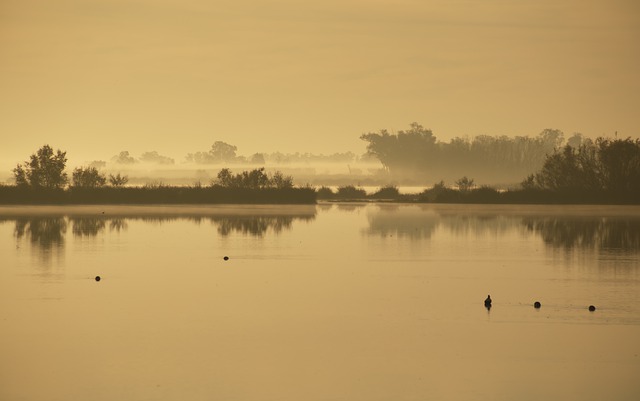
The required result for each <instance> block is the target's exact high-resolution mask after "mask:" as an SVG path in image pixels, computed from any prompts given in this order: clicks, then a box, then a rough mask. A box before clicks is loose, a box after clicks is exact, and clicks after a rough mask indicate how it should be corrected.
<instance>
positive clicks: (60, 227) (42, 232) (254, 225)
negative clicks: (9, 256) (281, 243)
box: [0, 209, 315, 253]
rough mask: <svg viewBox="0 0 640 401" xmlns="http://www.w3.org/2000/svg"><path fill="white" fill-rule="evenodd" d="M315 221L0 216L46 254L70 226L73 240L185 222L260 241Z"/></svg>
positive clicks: (305, 215) (292, 217) (308, 215)
mask: <svg viewBox="0 0 640 401" xmlns="http://www.w3.org/2000/svg"><path fill="white" fill-rule="evenodd" d="M313 219H315V209H310V210H308V211H304V212H301V213H299V214H295V213H292V212H288V213H287V214H282V215H278V214H274V213H273V212H271V213H268V214H264V215H262V214H254V213H245V214H239V215H234V214H229V213H228V211H227V212H226V213H225V214H222V215H215V214H211V213H210V214H209V215H197V214H189V215H178V214H145V215H123V216H113V215H111V216H105V215H103V214H98V215H79V216H78V215H58V216H50V215H40V214H36V215H32V216H21V215H17V216H0V222H11V221H13V222H14V224H15V228H14V236H15V238H16V240H17V241H18V243H19V242H21V241H22V240H23V239H28V240H29V243H30V245H31V247H32V248H34V249H37V250H39V251H42V252H43V253H48V251H50V250H51V249H55V248H62V247H63V246H64V242H65V235H66V232H67V227H68V226H71V232H72V234H73V236H74V237H79V238H83V237H87V238H91V237H96V236H98V235H99V234H101V233H103V232H105V231H106V229H107V227H108V229H109V230H110V231H115V232H121V231H126V230H127V229H128V227H129V223H130V222H133V221H142V222H145V223H158V224H162V223H167V222H172V221H178V220H187V221H191V222H193V223H196V224H200V223H202V222H210V223H211V224H212V225H213V226H215V227H216V228H217V232H218V234H220V235H222V236H228V235H231V234H234V233H238V234H241V235H250V236H256V237H262V236H264V235H265V234H267V233H269V232H271V233H274V234H278V233H281V232H283V231H285V230H291V229H292V226H293V222H294V221H296V220H299V221H311V220H313Z"/></svg>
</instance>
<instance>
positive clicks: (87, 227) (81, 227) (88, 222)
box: [71, 217, 106, 237]
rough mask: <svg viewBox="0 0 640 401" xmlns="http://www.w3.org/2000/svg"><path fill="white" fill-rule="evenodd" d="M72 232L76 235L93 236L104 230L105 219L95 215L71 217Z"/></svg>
mask: <svg viewBox="0 0 640 401" xmlns="http://www.w3.org/2000/svg"><path fill="white" fill-rule="evenodd" d="M71 221H72V222H73V228H72V230H71V231H72V232H73V235H75V236H76V237H95V236H96V235H98V233H100V232H101V231H104V229H105V226H106V220H105V219H104V218H96V217H72V218H71Z"/></svg>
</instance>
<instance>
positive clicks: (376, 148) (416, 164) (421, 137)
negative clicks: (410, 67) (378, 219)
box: [360, 123, 584, 183]
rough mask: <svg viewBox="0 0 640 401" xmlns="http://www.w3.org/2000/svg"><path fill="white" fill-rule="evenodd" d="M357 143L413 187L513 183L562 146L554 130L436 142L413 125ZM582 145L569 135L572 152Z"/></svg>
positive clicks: (561, 138) (577, 137) (579, 139)
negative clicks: (468, 181) (466, 181)
mask: <svg viewBox="0 0 640 401" xmlns="http://www.w3.org/2000/svg"><path fill="white" fill-rule="evenodd" d="M360 138H361V139H362V140H364V141H365V142H367V151H368V153H369V154H370V155H371V156H373V157H375V158H377V159H378V160H380V162H381V163H382V164H383V166H384V167H385V168H386V169H388V171H389V173H390V174H391V176H392V177H393V178H394V179H395V180H396V181H404V180H407V179H408V180H411V181H418V182H434V181H438V180H447V181H451V180H453V179H455V178H458V177H461V176H463V175H470V174H473V176H474V177H475V178H476V179H478V180H479V181H484V182H486V181H489V180H492V181H493V182H504V183H508V182H519V181H520V180H522V177H525V176H527V175H529V174H532V173H534V172H535V171H538V170H539V169H540V168H541V167H542V165H543V164H544V161H545V158H546V157H547V156H548V155H551V154H553V152H554V151H555V150H556V149H557V148H558V147H560V146H561V145H562V143H563V142H564V134H563V133H562V131H559V130H555V129H545V130H543V131H542V132H541V133H540V134H539V135H538V136H537V137H534V138H532V137H528V136H515V137H508V136H489V135H480V136H476V137H474V138H472V139H468V138H459V137H458V138H454V139H452V140H451V141H449V142H442V141H438V140H437V138H436V136H435V135H434V134H433V132H432V131H431V130H430V129H426V128H424V127H423V126H422V125H420V124H418V123H412V124H411V125H410V128H409V129H408V130H401V131H398V132H397V133H396V134H391V133H389V132H388V131H387V130H385V129H383V130H380V131H378V132H372V133H367V134H363V135H362V136H361V137H360ZM583 140H584V138H583V137H582V135H581V134H574V135H573V136H571V137H570V138H569V139H568V141H567V143H568V144H569V145H570V146H573V147H577V146H579V145H580V144H581V143H582V142H583Z"/></svg>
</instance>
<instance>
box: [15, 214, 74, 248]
mask: <svg viewBox="0 0 640 401" xmlns="http://www.w3.org/2000/svg"><path fill="white" fill-rule="evenodd" d="M66 232H67V221H66V219H65V218H64V217H35V218H24V217H23V218H18V219H16V221H15V229H14V235H15V237H16V239H17V240H18V241H21V240H22V239H27V240H29V242H30V243H31V244H32V245H34V246H36V247H38V248H40V249H42V250H51V249H54V248H60V247H62V246H63V245H64V234H65V233H66Z"/></svg>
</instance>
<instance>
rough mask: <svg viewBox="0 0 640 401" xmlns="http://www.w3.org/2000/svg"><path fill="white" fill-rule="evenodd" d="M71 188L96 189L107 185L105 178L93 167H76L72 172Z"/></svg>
mask: <svg viewBox="0 0 640 401" xmlns="http://www.w3.org/2000/svg"><path fill="white" fill-rule="evenodd" d="M72 180H73V186H74V187H78V188H98V187H103V186H104V185H105V184H106V183H107V177H105V176H104V174H102V173H100V172H99V171H98V169H97V168H95V167H78V168H76V169H75V170H73V175H72Z"/></svg>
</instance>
